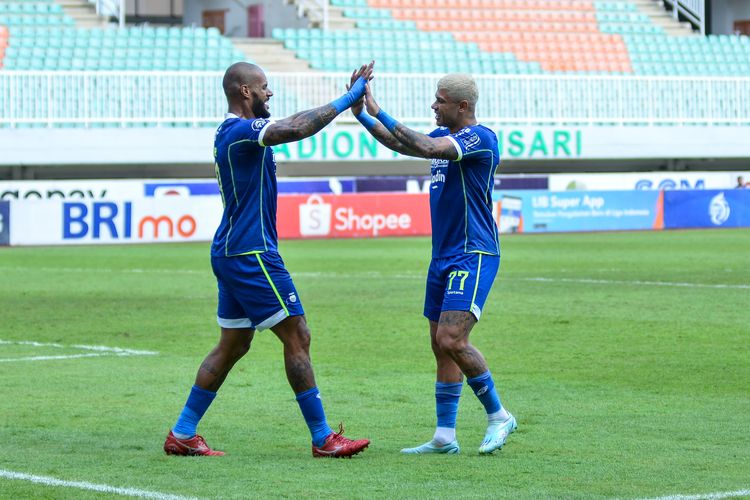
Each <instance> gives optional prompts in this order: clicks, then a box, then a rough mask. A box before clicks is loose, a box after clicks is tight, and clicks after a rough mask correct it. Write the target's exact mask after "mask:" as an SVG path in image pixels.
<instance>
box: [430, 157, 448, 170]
mask: <svg viewBox="0 0 750 500" xmlns="http://www.w3.org/2000/svg"><path fill="white" fill-rule="evenodd" d="M448 163H450V160H437V159H436V160H432V161H431V162H430V166H431V167H432V168H440V167H447V166H448Z"/></svg>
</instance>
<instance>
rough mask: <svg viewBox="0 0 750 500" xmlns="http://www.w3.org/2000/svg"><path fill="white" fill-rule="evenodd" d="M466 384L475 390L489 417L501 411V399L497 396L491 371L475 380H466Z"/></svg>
mask: <svg viewBox="0 0 750 500" xmlns="http://www.w3.org/2000/svg"><path fill="white" fill-rule="evenodd" d="M466 382H467V383H468V384H469V385H470V386H471V388H472V389H473V390H474V394H476V395H477V397H478V398H479V401H481V402H482V404H483V405H484V409H485V410H486V411H487V414H488V415H489V414H491V413H495V412H498V411H500V408H502V405H501V404H500V398H499V397H498V396H497V391H496V390H495V382H493V381H492V374H490V372H489V370H487V371H486V372H484V373H482V374H481V375H477V376H476V377H474V378H469V379H466Z"/></svg>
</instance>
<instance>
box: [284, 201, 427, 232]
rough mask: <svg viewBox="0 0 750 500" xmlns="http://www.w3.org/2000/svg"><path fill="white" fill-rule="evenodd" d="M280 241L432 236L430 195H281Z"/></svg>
mask: <svg viewBox="0 0 750 500" xmlns="http://www.w3.org/2000/svg"><path fill="white" fill-rule="evenodd" d="M277 221H278V234H279V238H359V237H376V236H407V235H410V236H420V235H421V236H425V235H429V234H431V227H430V204H429V195H426V194H401V193H379V194H343V195H339V196H330V195H311V196H296V195H290V196H280V197H279V205H278V215H277Z"/></svg>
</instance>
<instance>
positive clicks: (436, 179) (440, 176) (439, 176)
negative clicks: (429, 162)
mask: <svg viewBox="0 0 750 500" xmlns="http://www.w3.org/2000/svg"><path fill="white" fill-rule="evenodd" d="M430 182H431V183H432V189H437V187H438V184H439V183H441V182H443V183H444V182H445V174H444V173H442V172H441V171H439V170H438V171H437V172H435V173H434V174H432V177H431V179H430Z"/></svg>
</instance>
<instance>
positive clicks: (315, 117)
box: [263, 104, 339, 146]
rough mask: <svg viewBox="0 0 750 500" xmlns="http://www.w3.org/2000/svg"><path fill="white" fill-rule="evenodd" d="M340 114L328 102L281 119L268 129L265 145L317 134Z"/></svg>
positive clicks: (265, 135)
mask: <svg viewBox="0 0 750 500" xmlns="http://www.w3.org/2000/svg"><path fill="white" fill-rule="evenodd" d="M338 114H339V113H338V111H336V108H334V107H333V104H326V105H325V106H320V107H319V108H314V109H310V110H307V111H302V112H301V113H297V114H294V115H292V116H290V117H289V118H284V119H283V120H279V121H277V122H275V123H272V124H271V125H269V126H268V128H267V129H266V133H265V134H264V135H263V145H264V146H275V145H277V144H284V143H287V142H294V141H299V140H302V139H305V138H306V137H310V136H311V135H315V134H316V133H318V132H319V131H320V130H321V129H323V127H325V126H326V125H328V124H329V123H331V122H332V121H333V119H334V118H336V116H338Z"/></svg>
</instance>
